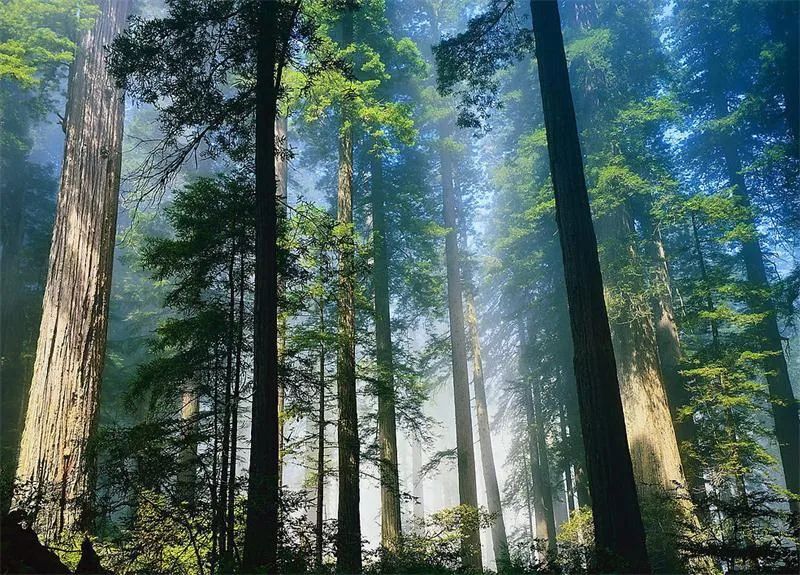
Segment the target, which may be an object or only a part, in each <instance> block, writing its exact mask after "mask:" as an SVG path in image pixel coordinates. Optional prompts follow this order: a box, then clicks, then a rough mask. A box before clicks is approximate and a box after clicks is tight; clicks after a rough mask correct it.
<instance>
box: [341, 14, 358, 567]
mask: <svg viewBox="0 0 800 575" xmlns="http://www.w3.org/2000/svg"><path fill="white" fill-rule="evenodd" d="M341 26H342V42H341V44H342V47H343V48H345V47H347V46H350V45H351V44H352V43H353V7H352V6H350V5H349V4H348V5H347V6H345V9H344V12H343V14H342V23H341ZM340 113H341V126H340V128H339V182H338V197H337V222H338V225H339V226H340V227H341V228H342V236H341V240H340V241H341V247H340V253H339V293H338V308H339V320H338V323H339V329H338V334H337V340H338V341H337V357H336V384H337V391H338V396H337V398H338V403H339V421H338V425H337V431H338V445H339V512H338V521H339V530H338V533H337V535H336V549H337V552H336V569H337V571H338V572H340V573H360V572H361V514H360V511H359V502H360V495H361V494H360V491H359V458H360V453H359V451H360V441H359V437H358V410H357V404H356V337H355V336H356V316H355V277H354V272H355V270H354V259H355V245H354V238H353V118H352V114H351V113H350V111H349V110H348V109H347V104H345V105H344V106H342V109H341V111H340Z"/></svg>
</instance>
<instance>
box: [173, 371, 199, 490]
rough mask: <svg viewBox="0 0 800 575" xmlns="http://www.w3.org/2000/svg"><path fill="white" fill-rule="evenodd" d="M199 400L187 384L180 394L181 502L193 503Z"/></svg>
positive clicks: (192, 387)
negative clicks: (181, 446) (181, 433)
mask: <svg viewBox="0 0 800 575" xmlns="http://www.w3.org/2000/svg"><path fill="white" fill-rule="evenodd" d="M199 414H200V400H199V398H198V397H197V391H196V390H195V387H194V384H189V385H187V386H186V388H185V389H184V390H183V393H182V394H181V425H182V430H181V431H182V432H183V438H182V440H183V441H182V442H183V448H182V449H181V453H180V473H179V475H178V488H179V497H180V498H181V501H185V502H187V503H190V504H191V503H193V502H194V500H195V496H196V488H197V464H198V460H197V432H198V427H199V421H198V416H199Z"/></svg>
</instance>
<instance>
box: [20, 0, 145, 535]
mask: <svg viewBox="0 0 800 575" xmlns="http://www.w3.org/2000/svg"><path fill="white" fill-rule="evenodd" d="M129 8H130V3H129V0H116V1H111V0H104V1H102V2H101V4H100V15H99V16H98V18H97V20H96V22H95V24H94V26H93V27H92V29H91V30H89V31H88V32H86V33H85V34H84V35H83V37H82V38H81V41H80V44H79V47H78V51H77V54H76V57H75V62H74V64H73V66H72V69H71V74H70V80H69V96H68V102H67V113H66V121H65V126H66V142H65V149H64V165H63V167H62V172H61V188H60V191H59V196H58V207H57V212H56V222H55V227H54V230H53V242H52V245H51V248H50V266H49V271H48V275H47V286H46V288H45V295H44V304H43V312H42V321H41V325H40V329H39V343H38V346H37V349H36V360H35V363H34V370H33V379H32V382H31V388H30V397H29V401H28V409H27V414H26V418H25V428H24V431H23V434H22V441H21V447H20V454H19V463H18V466H17V481H18V482H19V484H20V485H21V487H22V489H23V490H24V491H27V492H29V493H30V492H31V491H32V492H33V493H36V494H37V495H38V496H39V497H37V498H38V499H39V501H38V502H37V504H36V505H35V508H32V509H29V510H30V511H35V512H36V515H37V516H36V520H35V523H34V525H35V529H36V531H37V532H38V534H39V536H40V537H41V538H42V539H43V540H45V541H52V540H53V539H54V538H56V537H58V535H59V534H61V533H62V532H63V531H68V530H72V529H74V528H77V527H79V526H82V525H81V524H82V523H83V520H84V519H86V512H87V508H86V504H87V503H88V501H87V496H88V495H89V493H88V489H89V485H88V477H89V468H90V466H91V461H90V454H89V453H88V452H87V445H88V440H89V438H90V437H91V435H92V432H93V429H94V426H95V423H96V414H97V400H98V397H99V391H100V376H101V372H102V368H103V359H104V354H105V345H106V328H107V321H108V301H109V291H110V288H111V269H112V264H113V256H114V238H115V232H116V222H117V201H118V192H119V179H120V165H121V164H120V161H121V151H122V150H121V147H122V124H123V95H122V92H121V91H119V90H117V89H115V88H114V83H113V80H112V79H111V77H110V76H109V74H108V70H107V67H106V59H105V46H107V45H108V44H110V43H111V41H112V40H113V38H114V36H115V35H116V34H118V33H119V32H120V31H121V30H122V28H123V26H124V25H125V19H126V17H127V15H128V10H129ZM29 490H30V491H29ZM15 503H16V504H17V505H20V506H22V505H25V506H27V503H28V502H27V501H26V499H25V496H24V494H23V493H20V494H19V495H18V497H17V499H16V502H15Z"/></svg>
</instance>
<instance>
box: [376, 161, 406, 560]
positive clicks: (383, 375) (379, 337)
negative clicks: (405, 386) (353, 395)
mask: <svg viewBox="0 0 800 575" xmlns="http://www.w3.org/2000/svg"><path fill="white" fill-rule="evenodd" d="M385 194H386V192H385V190H384V182H383V162H382V159H381V157H380V156H374V157H373V158H372V226H373V227H372V246H373V260H374V263H373V270H372V277H373V283H374V287H375V340H376V341H375V343H376V347H377V363H378V374H377V390H378V449H379V453H380V462H379V466H380V479H381V544H382V545H383V546H384V547H385V548H386V549H388V550H390V551H397V546H398V543H399V540H400V537H401V535H402V527H401V525H400V518H401V515H400V479H399V474H398V467H397V416H396V414H395V388H394V363H393V359H392V327H391V318H390V312H389V257H390V255H389V250H388V246H387V243H386V232H387V227H386V205H385V198H386V195H385Z"/></svg>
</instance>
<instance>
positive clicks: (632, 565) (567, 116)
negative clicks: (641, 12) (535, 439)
mask: <svg viewBox="0 0 800 575" xmlns="http://www.w3.org/2000/svg"><path fill="white" fill-rule="evenodd" d="M531 14H532V19H533V33H534V36H535V41H536V61H537V66H538V70H539V84H540V87H541V94H542V107H543V110H544V119H545V129H546V132H547V148H548V154H549V158H550V174H551V177H552V181H553V189H554V192H555V202H556V221H557V223H558V231H559V237H560V240H561V249H562V253H563V259H564V277H565V280H566V287H567V301H568V303H569V309H570V325H571V328H572V341H573V345H574V350H575V379H576V382H577V388H578V400H579V404H580V412H581V426H582V431H583V441H584V445H585V452H586V466H587V472H588V478H589V482H590V490H591V496H592V506H593V511H594V512H593V520H594V530H595V541H596V545H597V547H598V549H599V550H600V556H599V557H598V559H599V562H600V567H601V568H602V569H616V570H617V571H619V572H634V573H646V572H649V571H650V566H649V561H648V558H647V549H646V547H645V536H644V527H643V525H642V518H641V513H640V510H639V502H638V498H637V493H636V483H635V481H634V477H633V465H632V463H631V457H630V453H629V451H628V441H627V433H626V430H625V418H624V415H623V411H622V400H621V397H620V386H619V381H618V380H617V370H616V363H615V360H614V348H613V344H612V341H611V332H610V329H609V325H608V314H607V312H606V307H605V301H604V299H603V279H602V276H601V273H600V262H599V259H598V256H597V239H596V237H595V234H594V226H593V224H592V214H591V210H590V208H589V197H588V194H587V192H586V182H585V179H584V173H583V158H582V156H581V149H580V142H579V140H578V128H577V124H576V121H575V110H574V106H573V103H572V94H571V90H570V85H569V75H568V72H567V61H566V55H565V53H564V42H563V38H562V36H561V23H560V21H559V16H558V4H557V3H556V2H555V1H554V0H534V1H532V2H531ZM606 553H607V554H608V555H605V554H606Z"/></svg>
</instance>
